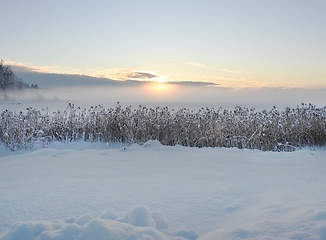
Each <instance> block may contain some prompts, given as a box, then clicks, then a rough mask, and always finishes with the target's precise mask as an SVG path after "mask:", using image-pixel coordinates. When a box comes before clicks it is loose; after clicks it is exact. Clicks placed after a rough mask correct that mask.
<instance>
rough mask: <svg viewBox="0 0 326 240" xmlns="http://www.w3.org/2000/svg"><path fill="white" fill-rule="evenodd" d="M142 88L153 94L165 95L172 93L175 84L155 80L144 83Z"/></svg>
mask: <svg viewBox="0 0 326 240" xmlns="http://www.w3.org/2000/svg"><path fill="white" fill-rule="evenodd" d="M144 89H145V91H146V92H149V93H150V94H153V95H167V94H171V93H173V92H174V91H175V90H176V86H175V85H174V84H171V83H166V82H163V81H157V82H149V83H147V84H145V86H144Z"/></svg>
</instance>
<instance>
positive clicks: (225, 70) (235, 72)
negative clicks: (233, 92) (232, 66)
mask: <svg viewBox="0 0 326 240" xmlns="http://www.w3.org/2000/svg"><path fill="white" fill-rule="evenodd" d="M220 70H221V71H223V72H227V73H234V74H241V73H246V74H250V73H251V72H248V71H246V70H243V69H240V70H238V71H232V70H229V69H226V68H221V69H220Z"/></svg>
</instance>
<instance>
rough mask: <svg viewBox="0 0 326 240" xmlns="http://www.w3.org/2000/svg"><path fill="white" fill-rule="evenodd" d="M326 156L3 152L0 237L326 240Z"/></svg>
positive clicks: (106, 147) (112, 149)
mask: <svg viewBox="0 0 326 240" xmlns="http://www.w3.org/2000/svg"><path fill="white" fill-rule="evenodd" d="M325 160H326V151H324V150H311V149H306V150H300V151H295V152H292V153H275V152H261V151H250V150H239V149H220V148H214V149H213V148H202V149H198V148H188V147H181V146H174V147H168V146H162V145H161V144H160V143H159V142H157V141H149V142H147V143H145V144H144V145H142V146H139V145H131V146H123V145H111V144H99V143H85V142H79V143H69V144H64V143H53V144H51V146H50V148H46V149H38V150H34V151H32V152H25V151H19V152H9V151H6V150H4V148H3V146H0V209H1V210H0V239H4V240H7V239H52V240H54V239H80V240H81V239H98V240H101V239H196V238H198V239H201V240H203V239H326V184H325V183H326V174H325V170H326V161H325Z"/></svg>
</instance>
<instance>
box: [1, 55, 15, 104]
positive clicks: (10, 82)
mask: <svg viewBox="0 0 326 240" xmlns="http://www.w3.org/2000/svg"><path fill="white" fill-rule="evenodd" d="M19 82H20V81H19V80H18V78H17V77H16V75H15V74H14V72H13V71H12V70H11V68H10V66H7V65H5V64H4V60H2V59H1V62H0V90H1V91H3V93H4V96H5V98H6V99H7V90H9V89H14V88H16V87H17V86H18V85H19Z"/></svg>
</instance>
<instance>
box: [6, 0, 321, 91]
mask: <svg viewBox="0 0 326 240" xmlns="http://www.w3.org/2000/svg"><path fill="white" fill-rule="evenodd" d="M325 13H326V1H323V0H319V1H316V0H309V1H308V0H305V1H303V0H282V1H281V0H270V1H268V0H266V1H265V0H264V1H262V0H255V1H253V0H251V1H245V0H241V1H240V0H239V1H218V0H214V1H213V0H212V1H209V0H202V1H191V0H173V1H172V0H166V1H153V0H151V1H150V0H139V1H127V0H120V1H110V0H106V1H104V0H103V1H85V0H78V1H77V0H70V1H63V0H51V1H50V0H30V1H25V0H10V1H3V2H2V3H1V7H0V16H1V19H2V27H1V45H0V58H3V59H4V60H6V61H8V62H15V63H17V64H18V63H21V64H24V65H26V66H27V67H31V68H37V69H39V71H45V72H60V73H78V74H86V75H91V76H99V75H100V76H105V77H108V78H112V79H120V80H121V79H127V78H128V79H137V76H136V75H134V77H130V76H132V74H131V73H133V72H148V73H151V74H152V75H155V76H156V78H155V79H154V80H162V79H163V80H167V81H208V82H215V83H219V84H221V85H222V86H226V87H261V86H269V87H307V88H325V87H326V14H325ZM142 80H146V79H142ZM147 80H150V79H147ZM152 80H153V79H152Z"/></svg>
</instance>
